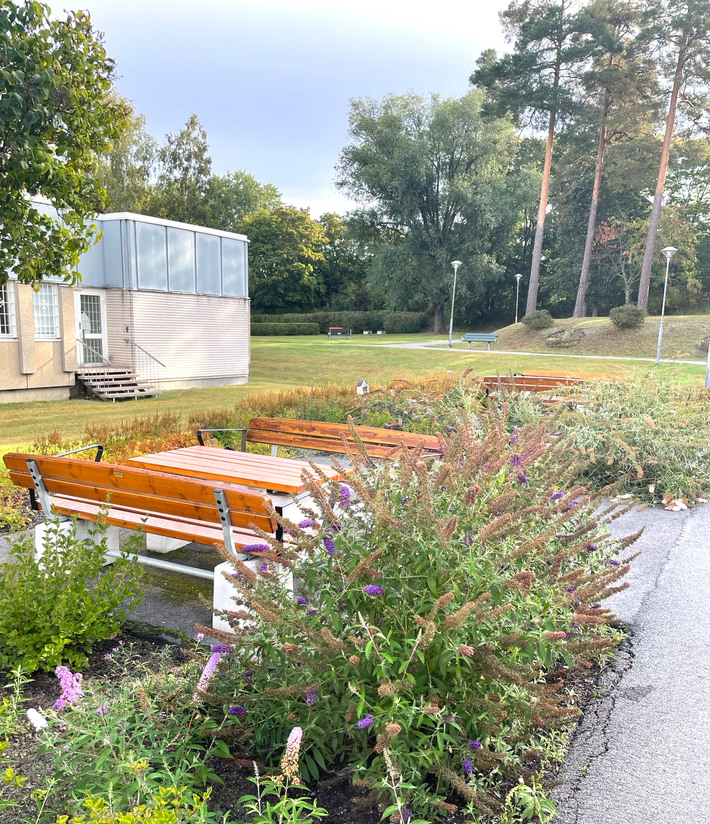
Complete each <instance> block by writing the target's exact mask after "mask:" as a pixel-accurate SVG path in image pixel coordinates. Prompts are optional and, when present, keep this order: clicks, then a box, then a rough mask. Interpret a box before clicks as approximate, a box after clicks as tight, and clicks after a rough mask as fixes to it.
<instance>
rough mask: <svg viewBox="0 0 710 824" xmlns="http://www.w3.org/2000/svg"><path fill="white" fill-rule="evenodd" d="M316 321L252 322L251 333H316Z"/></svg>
mask: <svg viewBox="0 0 710 824" xmlns="http://www.w3.org/2000/svg"><path fill="white" fill-rule="evenodd" d="M318 331H319V330H318V324H317V323H252V325H251V333H252V335H317V334H318Z"/></svg>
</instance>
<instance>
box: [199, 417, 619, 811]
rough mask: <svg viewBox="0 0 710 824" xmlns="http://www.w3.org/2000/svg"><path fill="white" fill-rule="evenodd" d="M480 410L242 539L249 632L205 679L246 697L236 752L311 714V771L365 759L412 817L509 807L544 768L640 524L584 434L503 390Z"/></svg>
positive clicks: (242, 622) (220, 698)
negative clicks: (588, 475) (580, 475)
mask: <svg viewBox="0 0 710 824" xmlns="http://www.w3.org/2000/svg"><path fill="white" fill-rule="evenodd" d="M482 421H483V422H482V423H480V424H478V425H477V427H478V426H480V427H482V429H479V428H475V429H474V428H472V426H471V424H470V423H469V422H468V420H461V421H459V423H458V425H457V427H456V429H455V431H454V433H453V434H452V435H451V437H449V438H446V439H442V458H441V460H436V461H425V460H421V459H418V458H417V457H416V456H411V455H404V456H402V457H401V458H400V459H399V461H392V462H385V463H381V464H379V465H377V466H374V465H371V464H370V462H369V461H368V460H367V459H366V456H365V455H364V454H353V455H351V456H350V457H351V459H352V461H353V463H354V465H355V472H354V474H353V475H352V476H351V477H350V478H349V479H348V483H347V486H341V485H340V484H338V483H337V482H330V483H327V482H326V483H325V484H324V485H323V486H320V485H318V484H310V491H311V494H312V496H313V499H314V501H315V504H314V507H313V510H312V511H309V512H305V513H304V515H305V517H304V519H303V520H302V521H301V522H300V523H299V524H295V523H290V522H284V523H283V526H284V530H285V536H286V537H285V539H284V541H283V542H277V541H275V540H273V538H271V537H268V538H267V537H266V536H265V537H264V542H263V544H262V545H261V547H258V546H257V547H254V550H255V553H256V556H257V557H258V560H257V561H255V562H254V563H251V562H249V563H243V562H241V561H239V560H234V559H232V572H231V573H230V580H231V581H232V583H233V584H234V587H235V597H236V602H235V609H234V611H233V612H230V613H229V614H228V617H229V620H230V622H231V625H232V627H233V630H234V634H233V635H231V634H221V633H213V635H214V636H215V637H216V638H217V640H218V641H220V642H221V643H223V644H227V645H229V646H227V647H224V649H225V650H226V651H229V655H227V656H223V657H222V661H221V662H220V663H219V673H218V674H219V677H213V678H212V680H211V681H210V682H209V684H206V683H201V685H200V688H198V690H197V693H196V694H197V695H198V698H199V700H201V701H203V702H204V705H205V708H206V709H207V710H209V711H210V712H212V713H215V714H216V715H217V716H218V717H219V716H220V715H221V718H222V719H223V718H224V713H225V712H226V713H228V714H229V715H231V716H232V719H231V720H232V722H233V723H231V724H230V725H228V726H227V727H226V728H225V734H226V737H227V739H228V740H229V741H230V742H231V746H232V751H233V753H234V755H236V756H237V757H244V758H251V757H260V758H266V759H267V760H268V754H269V753H270V752H272V751H277V750H276V749H275V748H278V747H279V745H280V742H282V741H283V740H284V739H285V737H286V735H288V731H289V730H290V728H291V727H292V726H293V725H294V724H298V725H299V726H300V727H302V728H303V730H304V731H305V739H304V742H303V758H302V760H301V767H302V774H303V775H304V777H306V778H308V777H312V778H315V777H317V776H318V775H319V774H321V773H323V772H325V771H326V770H329V769H332V768H335V767H348V768H350V769H351V770H352V774H353V779H354V781H355V783H356V784H358V785H360V786H363V787H366V788H368V789H369V792H371V794H372V801H373V802H379V803H380V805H381V808H382V807H388V808H389V809H390V811H391V812H392V814H393V818H391V820H400V821H407V820H409V818H410V814H411V815H412V816H413V818H417V819H421V820H428V821H433V820H436V819H437V818H438V817H440V816H444V815H445V814H447V812H448V811H451V810H452V809H455V808H456V807H457V806H465V807H466V808H467V810H468V811H469V812H470V813H471V814H473V813H474V812H477V813H479V814H484V815H485V814H487V813H492V812H494V811H495V810H496V809H498V808H499V806H500V803H501V801H502V800H503V799H504V792H503V791H502V790H501V789H500V788H501V787H502V786H505V782H513V784H515V783H516V782H517V781H518V779H522V780H523V781H527V780H531V776H533V775H534V774H535V772H536V771H537V770H538V769H539V767H540V755H541V751H540V749H538V744H539V741H540V736H541V735H544V734H545V731H549V730H551V729H554V728H556V727H558V726H560V725H565V724H567V723H569V721H570V719H573V718H574V717H575V716H576V715H577V714H578V712H579V711H578V709H577V708H576V707H575V706H574V704H573V700H572V697H571V695H570V693H569V692H568V691H567V690H566V689H565V688H564V683H563V676H564V675H565V674H566V673H567V672H568V670H569V669H572V668H575V667H580V666H581V667H590V666H591V662H592V661H594V660H595V659H598V658H599V657H600V656H604V655H609V654H610V648H611V647H612V645H613V642H614V638H615V631H614V630H613V629H612V628H611V627H610V625H609V620H610V617H611V615H610V612H609V611H608V610H607V609H605V608H604V607H603V606H602V603H601V602H602V601H603V599H604V598H606V597H607V596H608V595H609V594H611V593H612V592H615V591H617V590H619V589H621V588H623V587H624V586H625V585H624V584H622V583H620V579H621V578H622V576H623V575H624V574H625V573H626V571H627V570H628V563H627V561H626V560H619V559H618V558H617V557H616V556H617V555H618V554H619V553H620V552H622V550H624V549H625V548H626V546H628V544H630V543H631V542H632V541H633V539H634V537H635V536H632V537H631V538H629V539H627V540H625V541H622V542H615V541H614V540H612V538H611V537H610V536H609V534H608V533H607V531H606V527H605V523H606V521H607V520H608V519H609V518H611V517H613V514H612V513H607V514H606V515H604V516H599V515H598V514H597V515H594V514H593V510H592V506H591V503H590V500H589V498H588V496H587V495H586V493H585V491H584V489H582V488H581V487H578V486H576V485H575V484H574V482H573V480H572V479H573V477H574V472H575V469H576V468H575V467H574V466H571V465H570V461H569V447H568V445H567V444H565V443H562V442H559V443H552V442H551V439H550V437H549V436H548V434H547V433H546V431H545V430H544V429H543V428H533V427H527V428H525V429H515V430H514V431H513V432H512V433H510V432H508V431H506V419H505V410H504V411H503V413H502V414H501V415H498V414H496V413H493V412H492V413H490V415H489V416H487V417H484V418H483V419H482ZM314 471H316V472H317V469H316V468H315V467H314ZM259 550H261V551H260V552H259ZM228 557H229V556H227V554H226V553H225V558H228ZM285 570H288V571H292V572H293V574H294V576H295V580H296V591H295V593H290V592H288V591H287V590H285V589H284V588H283V587H282V586H281V584H280V580H281V577H280V576H282V575H283V572H284V571H285ZM216 675H217V673H215V676H216ZM501 782H503V783H501ZM507 786H508V787H510V786H512V784H510V783H508V784H507ZM496 788H498V789H496ZM449 799H451V800H449ZM452 802H453V803H452ZM388 815H389V813H388Z"/></svg>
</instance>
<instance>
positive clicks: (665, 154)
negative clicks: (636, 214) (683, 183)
mask: <svg viewBox="0 0 710 824" xmlns="http://www.w3.org/2000/svg"><path fill="white" fill-rule="evenodd" d="M689 39H690V35H689V33H688V32H684V36H683V42H682V43H681V45H680V48H679V49H678V62H677V64H676V69H675V76H674V78H673V90H672V92H671V100H670V104H669V106H668V116H667V117H666V133H665V135H664V136H663V148H662V149H661V162H660V165H659V167H658V180H657V181H656V194H655V196H654V198H653V209H652V210H651V219H650V222H649V225H648V237H647V238H646V248H645V250H644V253H643V264H642V266H641V280H640V281H639V296H638V305H639V306H640V307H641V308H642V309H648V291H649V288H650V286H651V265H652V264H653V253H654V251H655V249H656V236H657V235H658V225H659V223H660V222H661V211H662V209H663V195H664V192H665V188H666V173H667V172H668V160H669V158H670V154H671V139H672V138H673V129H674V127H675V115H676V109H677V108H678V95H679V93H680V87H681V84H682V82H683V69H684V68H685V62H686V60H687V59H688V46H689V42H688V41H689Z"/></svg>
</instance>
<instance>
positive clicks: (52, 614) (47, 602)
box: [0, 520, 141, 673]
mask: <svg viewBox="0 0 710 824" xmlns="http://www.w3.org/2000/svg"><path fill="white" fill-rule="evenodd" d="M48 526H49V529H48V534H47V540H46V543H47V549H46V551H45V553H44V555H43V556H42V558H41V559H37V558H36V557H35V552H34V546H33V543H32V540H31V538H26V539H24V540H22V541H16V542H14V543H13V544H12V545H11V547H10V558H9V561H7V562H6V563H3V564H0V669H4V670H9V669H11V668H12V667H17V666H21V667H22V669H23V670H24V671H25V672H27V673H32V672H35V671H36V670H40V669H41V670H49V669H53V668H54V667H56V666H57V665H59V664H64V663H67V664H70V665H72V666H77V665H78V666H82V665H83V664H84V663H85V662H86V655H87V653H89V652H91V649H92V647H93V645H94V644H95V643H96V642H97V641H103V640H105V639H106V638H110V637H111V635H113V634H114V633H115V632H117V631H118V628H119V626H120V624H121V619H122V617H123V615H124V614H125V610H126V609H129V608H130V607H131V606H132V605H133V604H135V603H137V602H138V601H140V591H139V580H140V576H141V569H140V567H138V565H137V564H134V563H131V561H130V560H129V559H128V557H127V552H128V550H126V552H124V553H122V555H121V557H120V558H117V559H116V560H115V561H114V562H113V563H112V564H111V565H110V566H107V567H106V568H105V569H103V565H104V554H105V552H106V549H107V546H106V538H105V529H104V528H103V527H101V525H99V524H97V525H96V528H95V529H94V530H92V540H91V541H89V542H88V543H83V542H81V541H79V540H77V538H76V531H75V529H69V530H67V529H64V528H61V527H64V526H66V524H65V523H64V524H60V522H59V521H58V520H51V521H49V522H48Z"/></svg>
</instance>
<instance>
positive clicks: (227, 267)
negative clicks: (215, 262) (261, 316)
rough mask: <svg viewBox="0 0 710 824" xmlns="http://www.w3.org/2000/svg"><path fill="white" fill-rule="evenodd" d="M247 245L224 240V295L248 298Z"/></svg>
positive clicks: (241, 242) (236, 241)
mask: <svg viewBox="0 0 710 824" xmlns="http://www.w3.org/2000/svg"><path fill="white" fill-rule="evenodd" d="M245 275H246V243H244V242H243V241H241V240H230V239H229V238H226V237H225V238H222V293H223V294H225V295H233V296H236V297H246V277H245Z"/></svg>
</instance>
